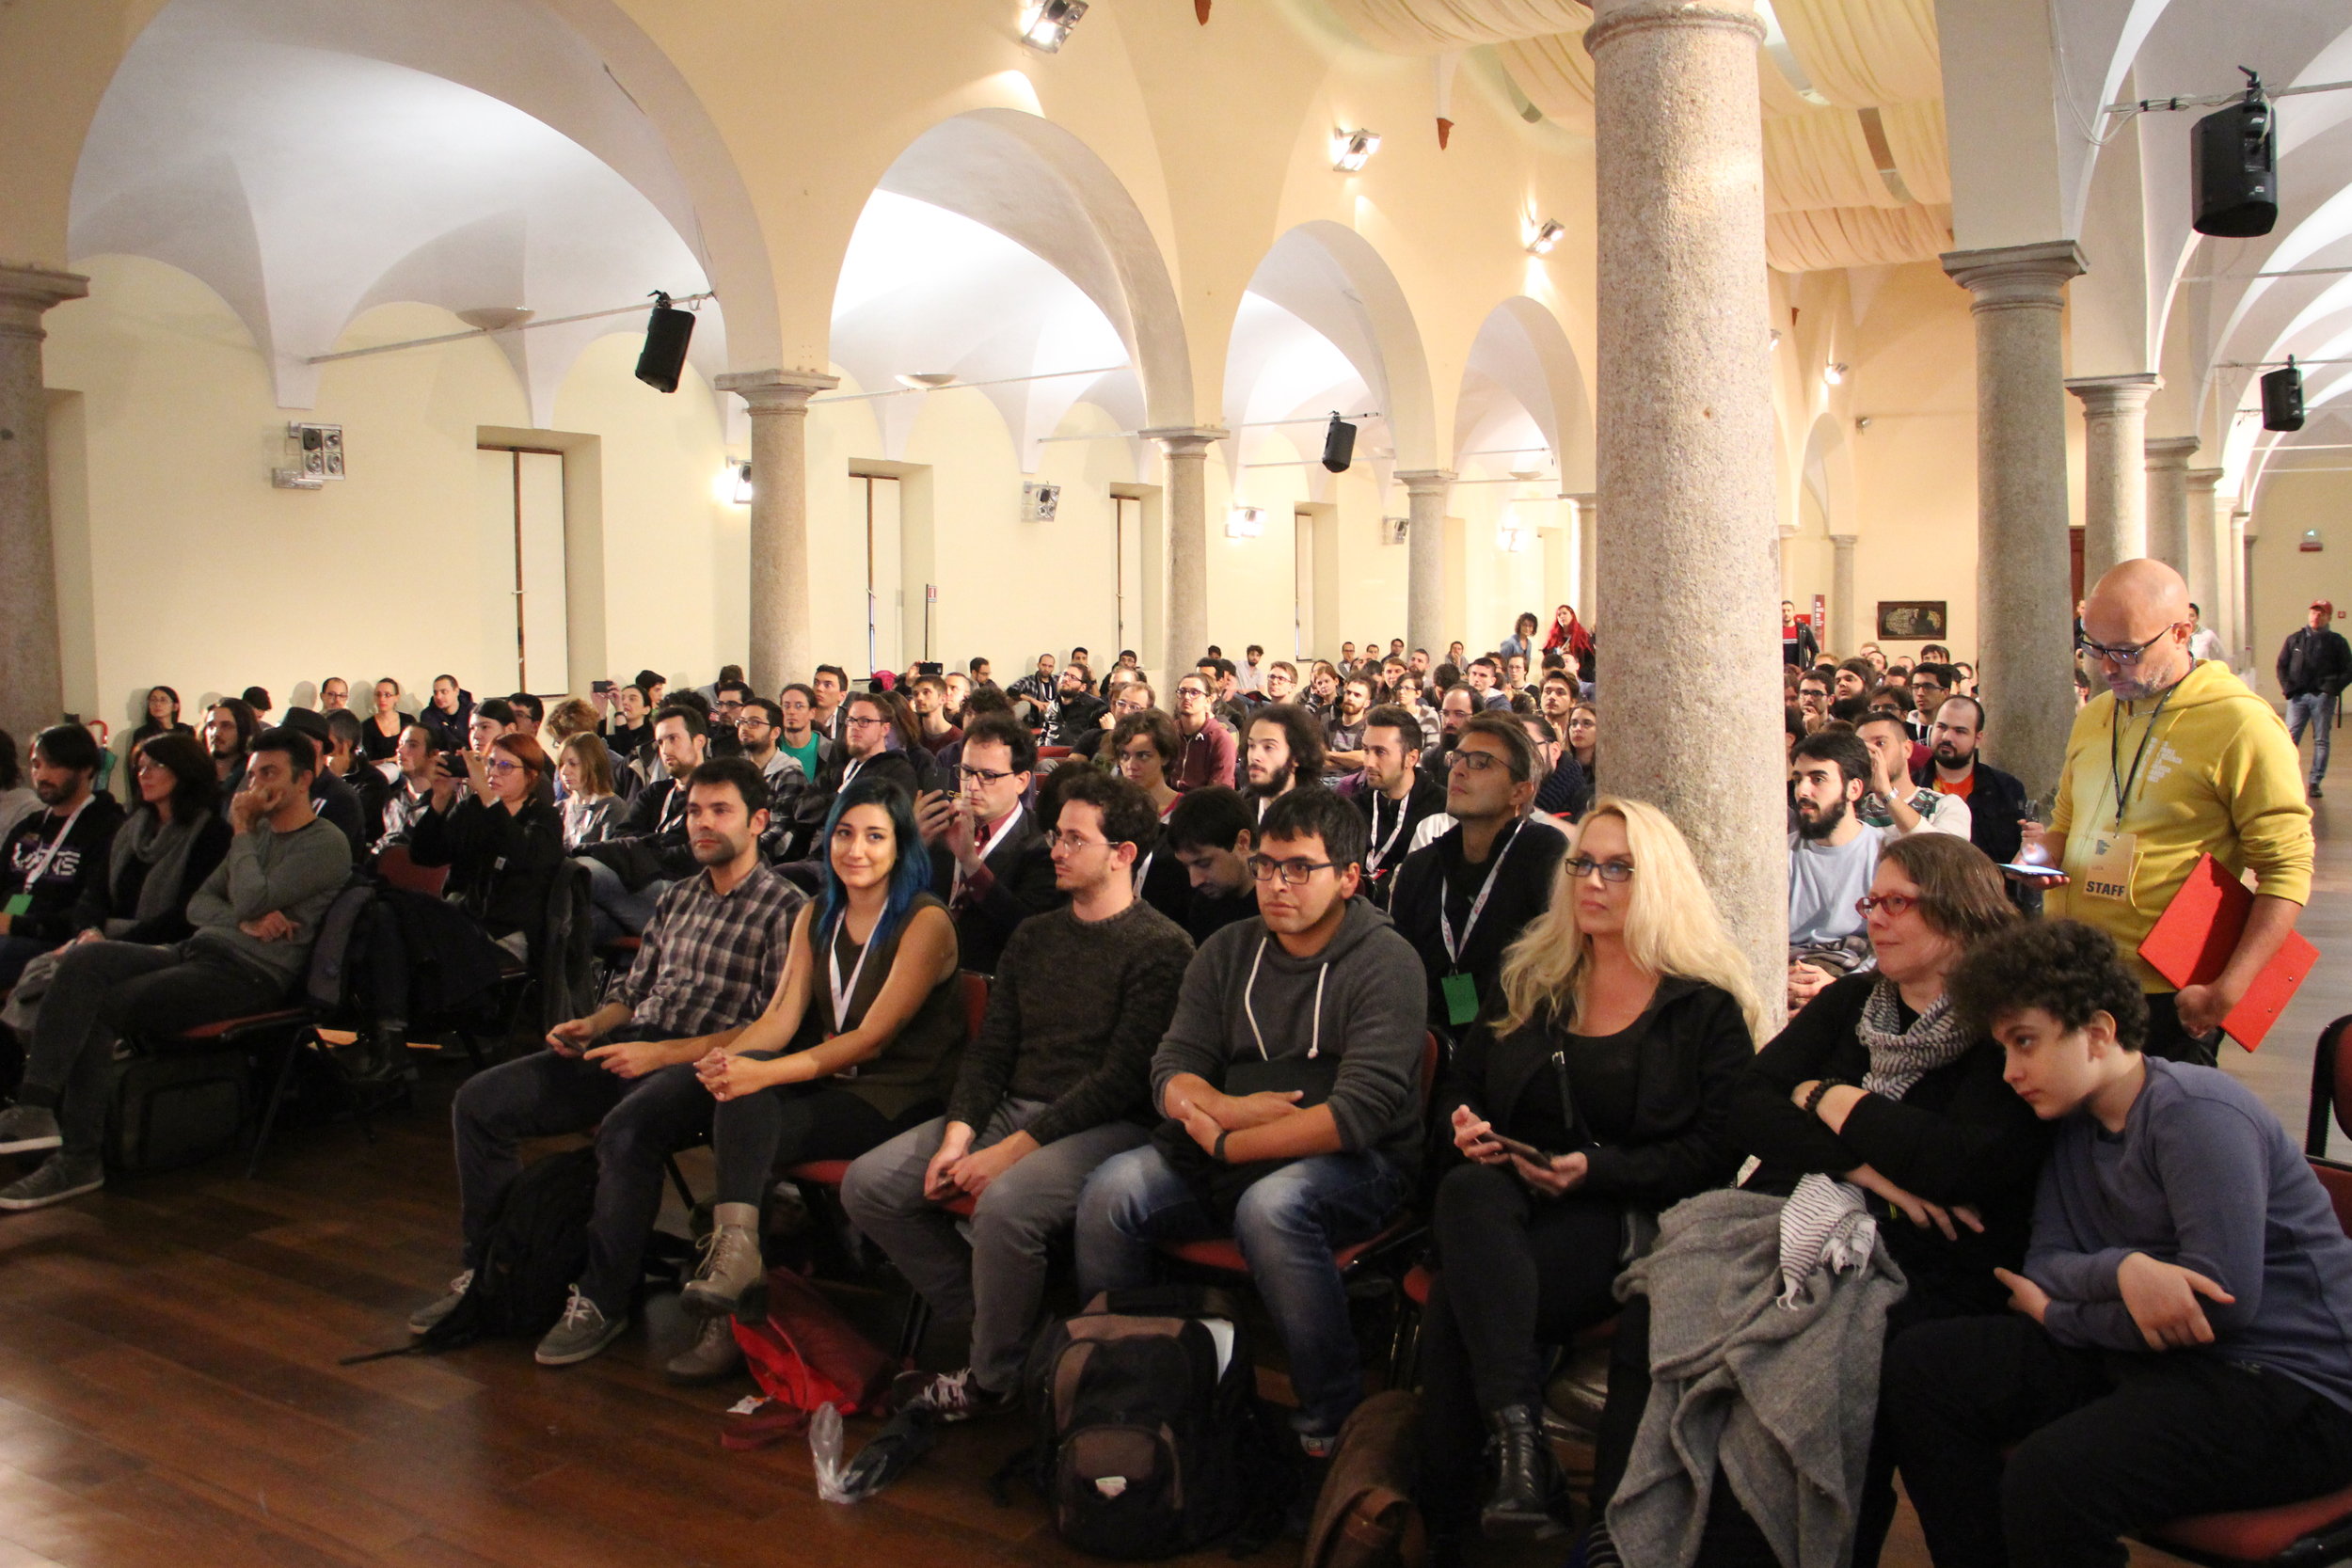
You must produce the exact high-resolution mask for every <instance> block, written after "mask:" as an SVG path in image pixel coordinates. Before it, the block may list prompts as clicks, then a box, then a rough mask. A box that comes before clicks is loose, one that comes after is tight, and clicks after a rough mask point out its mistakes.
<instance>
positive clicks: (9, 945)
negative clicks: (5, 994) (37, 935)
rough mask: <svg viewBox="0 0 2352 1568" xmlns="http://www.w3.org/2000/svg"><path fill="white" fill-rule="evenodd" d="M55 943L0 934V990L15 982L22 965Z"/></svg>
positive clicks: (6, 988)
mask: <svg viewBox="0 0 2352 1568" xmlns="http://www.w3.org/2000/svg"><path fill="white" fill-rule="evenodd" d="M56 945H57V944H56V942H36V941H35V940H34V939H33V938H31V937H20V936H14V935H9V936H0V991H4V990H8V988H9V987H10V986H13V985H15V984H16V977H17V976H18V975H20V974H24V966H25V965H26V964H28V963H31V962H32V961H33V960H34V959H35V958H40V956H41V955H42V954H43V953H46V952H48V951H49V950H50V949H51V948H53V947H55V946H56Z"/></svg>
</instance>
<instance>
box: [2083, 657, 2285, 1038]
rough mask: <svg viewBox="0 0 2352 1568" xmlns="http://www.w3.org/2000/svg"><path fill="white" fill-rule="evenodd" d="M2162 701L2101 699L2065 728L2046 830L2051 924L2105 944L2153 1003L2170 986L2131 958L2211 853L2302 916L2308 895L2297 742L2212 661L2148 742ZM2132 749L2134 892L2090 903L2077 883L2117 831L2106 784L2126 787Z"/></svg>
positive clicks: (2127, 818)
mask: <svg viewBox="0 0 2352 1568" xmlns="http://www.w3.org/2000/svg"><path fill="white" fill-rule="evenodd" d="M2162 701H2163V694H2162V693H2161V692H2160V693H2158V694H2157V695H2156V696H2154V697H2143V698H2141V699H2140V700H2139V701H2137V702H2134V703H2122V704H2119V703H2118V702H2117V701H2116V700H2115V696H2114V693H2112V692H2102V693H2100V695H2098V696H2097V697H2094V698H2092V699H2091V701H2090V703H2089V704H2087V705H2085V706H2084V708H2083V710H2082V711H2081V712H2080V713H2078V714H2076V715H2075V716H2074V733H2073V734H2071V735H2069V736H2067V739H2066V769H2065V771H2064V772H2063V773H2062V774H2061V775H2060V776H2059V779H2058V805H2057V808H2056V810H2054V811H2053V812H2052V813H2051V820H2050V831H2051V832H2053V833H2062V834H2064V835H2065V837H2066V862H2065V865H2064V867H2063V869H2064V870H2065V872H2066V875H2067V877H2068V879H2069V880H2068V882H2067V884H2066V885H2065V886H2064V887H2063V888H2061V889H2059V890H2058V891H2057V892H2056V893H2054V894H2052V895H2051V896H2050V900H2049V906H2048V907H2049V913H2050V914H2051V915H2052V916H2053V917H2059V916H2064V917H2067V918H2071V919H2074V920H2080V921H2084V922H2086V923H2088V924H2090V925H2092V926H2096V927H2099V928H2100V929H2102V930H2104V931H2106V933H2107V934H2108V935H2109V936H2112V937H2113V938H2114V939H2115V941H2116V944H2117V945H2118V946H2120V947H2121V948H2122V950H2123V957H2124V959H2125V961H2126V962H2128V963H2129V964H2130V965H2131V966H2132V972H2133V973H2134V974H2137V976H2138V977H2139V983H2140V986H2141V988H2142V989H2143V990H2152V991H2165V990H2171V989H2172V986H2171V983H2170V982H2169V981H2167V980H2166V979H2164V978H2163V977H2162V976H2161V975H2159V974H2156V972H2155V971H2154V970H2153V969H2151V968H2150V967H2148V965H2147V964H2146V963H2145V962H2143V961H2142V960H2141V958H2140V957H2139V953H2138V948H2139V943H2140V942H2141V940H2142V939H2143V938H2145V937H2146V936H2147V935H2148V932H2149V930H2150V929H2151V928H2152V927H2154V925H2155V923H2156V921H2157V919H2158V918H2159V917H2161V916H2162V915H2163V913H2164V911H2165V906H2166V905H2168V904H2169V903H2170V902H2171V901H2172V895H2174V894H2175V893H2177V892H2179V891H2180V889H2181V885H2182V884H2183V883H2184V882H2185V881H2187V880H2188V874H2189V872H2190V870H2191V869H2193V868H2194V867H2195V866H2196V864H2197V858H2198V857H2199V856H2200V855H2203V854H2211V855H2212V856H2213V858H2214V859H2215V860H2217V861H2218V862H2220V863H2221V864H2222V865H2223V866H2224V867H2226V868H2227V869H2228V870H2229V872H2230V873H2231V874H2232V875H2233V876H2237V875H2242V874H2243V873H2245V872H2248V871H2251V872H2253V873H2254V877H2255V891H2256V892H2258V893H2263V894H2267V895H2272V896H2274V897H2279V898H2291V899H2293V900H2295V902H2296V903H2298V904H2301V903H2305V902H2307V901H2308V900H2309V899H2310V897H2311V891H2312V808H2311V807H2310V806H2309V805H2308V804H2306V803H2305V801H2304V799H2303V777H2302V772H2301V770H2300V768H2298V767H2297V766H2296V752H2295V743H2294V742H2293V741H2291V740H2289V739H2288V738H2287V729H2286V725H2285V724H2284V723H2283V722H2281V721H2280V718H2279V715H2278V714H2277V712H2276V711H2274V710H2273V709H2272V708H2271V706H2270V705H2269V704H2268V703H2265V702H2264V701H2263V700H2262V699H2261V698H2260V697H2257V696H2255V695H2254V694H2253V693H2252V692H2251V691H2249V690H2248V689H2246V683H2245V682H2243V681H2241V680H2239V679H2238V678H2237V676H2236V675H2234V674H2233V673H2231V672H2230V670H2229V667H2228V666H2226V665H2224V664H2221V663H2219V662H2217V661H2216V660H2212V659H2205V660H2201V661H2200V662H2199V663H2198V664H2197V666H2196V667H2195V668H2194V669H2192V670H2190V671H2189V673H2187V674H2186V675H2185V676H2184V677H2183V678H2182V680H2181V683H2180V684H2179V685H2178V686H2176V687H2174V688H2173V689H2172V700H2171V701H2170V702H2169V703H2165V704H2164V713H2163V716H2162V717H2161V718H2156V719H2154V725H2155V733H2154V736H2153V738H2148V736H2149V724H2150V721H2151V719H2152V716H2153V715H2154V714H2155V711H2156V706H2157V704H2158V703H2160V702H2162ZM2119 724H2120V725H2121V730H2122V733H2121V734H2120V735H2118V734H2117V727H2118V725H2119ZM2143 738H2147V750H2146V754H2145V756H2144V757H2143V758H2142V760H2141V762H2140V764H2139V772H2138V775H2137V778H2131V779H2130V789H2129V791H2128V794H2129V799H2128V800H2127V801H2126V803H2125V807H2124V810H2123V814H2122V832H2126V833H2133V834H2137V838H2138V848H2139V856H2138V862H2137V869H2136V870H2135V871H2134V873H2133V876H2132V878H2131V883H2130V886H2131V894H2130V896H2129V898H2128V899H2122V898H2098V897H2092V896H2090V894H2089V893H2088V891H2087V889H2086V887H2085V873H2086V872H2088V871H2089V870H2090V864H2091V860H2092V857H2093V856H2094V855H2095V854H2096V853H2097V840H2098V838H2099V837H2100V835H2101V834H2102V833H2103V832H2111V831H2113V830H2114V829H2115V827H2116V785H2115V778H2116V774H2117V773H2118V772H2121V773H2122V774H2123V775H2125V776H2126V777H2129V776H2130V775H2131V771H2132V758H2133V756H2134V755H2135V754H2136V753H2138V752H2139V751H2140V744H2141V741H2142V739H2143ZM2110 746H2112V747H2113V751H2112V752H2111V751H2110ZM2117 759H2120V761H2119V760H2117Z"/></svg>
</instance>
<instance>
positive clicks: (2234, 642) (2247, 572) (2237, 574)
mask: <svg viewBox="0 0 2352 1568" xmlns="http://www.w3.org/2000/svg"><path fill="white" fill-rule="evenodd" d="M2251 516H2252V514H2250V513H2249V512H2247V511H2246V510H2244V509H2243V508H2232V509H2231V512H2230V567H2231V580H2230V614H2231V616H2232V618H2233V619H2234V620H2235V622H2236V623H2237V626H2236V630H2235V632H2234V634H2233V636H2232V637H2231V639H2230V662H2231V663H2232V664H2233V665H2234V666H2236V667H2237V668H2238V669H2240V670H2256V669H2260V668H2261V667H2262V666H2261V663H2260V661H2259V660H2257V659H2256V658H2255V657H2254V554H2253V551H2252V550H2251V549H2249V547H2248V546H2250V545H2252V544H2253V541H2252V540H2251V539H2249V538H2248V537H2247V536H2246V525H2247V522H2248V521H2249V518H2250V517H2251Z"/></svg>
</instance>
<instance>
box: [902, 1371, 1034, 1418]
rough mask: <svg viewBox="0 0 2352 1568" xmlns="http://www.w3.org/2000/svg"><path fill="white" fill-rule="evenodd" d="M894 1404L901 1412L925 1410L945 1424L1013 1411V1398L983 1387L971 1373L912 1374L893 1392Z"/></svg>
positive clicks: (908, 1374) (907, 1375)
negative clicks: (945, 1422) (946, 1422)
mask: <svg viewBox="0 0 2352 1568" xmlns="http://www.w3.org/2000/svg"><path fill="white" fill-rule="evenodd" d="M891 1403H892V1404H893V1405H894V1406H895V1407H896V1408H897V1409H899V1410H922V1411H928V1412H930V1414H931V1415H933V1416H936V1417H938V1418H940V1419H941V1420H943V1421H968V1420H970V1419H971V1418H973V1417H975V1416H993V1415H996V1414H998V1413H999V1412H1002V1411H1006V1410H1010V1409H1011V1408H1012V1406H1013V1396H1012V1395H1010V1394H999V1393H997V1392H995V1391H994V1390H993V1389H990V1388H987V1387H985V1386H982V1385H981V1383H980V1380H979V1379H978V1378H977V1377H974V1376H973V1375H972V1369H971V1368H969V1367H966V1368H964V1369H963V1370H961V1371H960V1372H909V1373H907V1374H906V1375H905V1376H904V1377H902V1378H901V1379H900V1380H899V1386H898V1387H897V1388H895V1389H893V1390H892V1399H891Z"/></svg>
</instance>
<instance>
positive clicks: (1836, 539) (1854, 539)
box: [1829, 533, 1862, 550]
mask: <svg viewBox="0 0 2352 1568" xmlns="http://www.w3.org/2000/svg"><path fill="white" fill-rule="evenodd" d="M1829 542H1830V543H1831V544H1833V545H1835V546H1837V547H1838V548H1839V549H1841V550H1850V549H1852V548H1853V547H1854V546H1856V545H1858V544H1860V543H1862V535H1860V534H1859V533H1833V534H1831V535H1830V536H1829Z"/></svg>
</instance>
